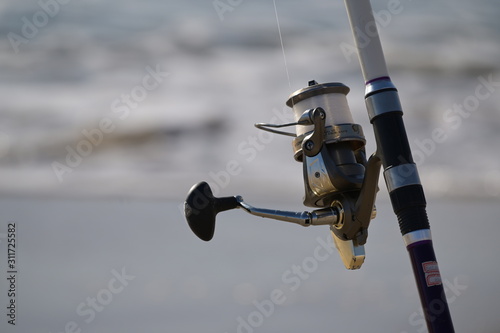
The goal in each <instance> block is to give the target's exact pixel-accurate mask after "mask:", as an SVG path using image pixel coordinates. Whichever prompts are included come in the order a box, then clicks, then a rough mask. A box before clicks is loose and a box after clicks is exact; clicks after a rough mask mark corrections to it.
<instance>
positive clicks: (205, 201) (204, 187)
mask: <svg viewBox="0 0 500 333" xmlns="http://www.w3.org/2000/svg"><path fill="white" fill-rule="evenodd" d="M238 206H239V203H238V201H237V200H236V197H224V198H216V197H214V195H213V193H212V189H210V186H209V185H208V184H207V183H206V182H200V183H198V184H196V185H194V186H193V187H191V189H190V190H189V193H188V196H187V198H186V202H185V203H184V215H185V216H186V220H187V222H188V224H189V227H190V228H191V230H192V231H193V232H194V233H195V235H196V236H198V237H199V238H200V239H202V240H204V241H209V240H211V239H212V237H213V236H214V231H215V216H216V215H217V213H219V212H222V211H225V210H229V209H234V208H237V207H238Z"/></svg>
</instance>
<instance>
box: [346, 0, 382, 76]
mask: <svg viewBox="0 0 500 333" xmlns="http://www.w3.org/2000/svg"><path fill="white" fill-rule="evenodd" d="M345 5H346V8H347V15H348V16H349V21H350V23H351V29H352V33H353V35H354V40H355V42H356V46H357V48H358V57H359V62H360V64H361V70H362V71H363V76H364V78H365V82H366V83H368V82H370V81H373V80H375V79H378V78H381V77H388V76H389V73H388V71H387V66H386V64H385V59H384V52H383V51H382V45H381V44H380V38H379V35H378V31H377V24H376V22H375V19H374V17H373V11H372V6H371V4H370V0H345Z"/></svg>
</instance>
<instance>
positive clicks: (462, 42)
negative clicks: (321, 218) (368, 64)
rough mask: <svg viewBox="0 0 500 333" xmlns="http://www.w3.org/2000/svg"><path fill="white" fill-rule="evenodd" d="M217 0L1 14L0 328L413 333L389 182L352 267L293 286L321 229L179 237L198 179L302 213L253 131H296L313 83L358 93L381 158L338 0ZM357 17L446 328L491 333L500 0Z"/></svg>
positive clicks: (286, 159) (354, 103)
mask: <svg viewBox="0 0 500 333" xmlns="http://www.w3.org/2000/svg"><path fill="white" fill-rule="evenodd" d="M217 3H218V4H219V5H220V4H221V3H222V4H225V7H219V12H218V11H217V9H216V8H215V7H214V1H212V0H207V1H201V0H187V1H177V2H174V1H160V0H145V1H140V2H138V1H137V2H136V1H128V0H120V1H119V0H107V1H97V0H87V1H71V0H24V1H13V0H8V1H3V2H1V3H0V35H1V36H2V38H1V39H0V101H1V102H0V212H1V213H0V309H1V310H0V332H2V333H3V332H8V333H10V332H12V333H21V332H22V333H25V332H43V333H49V332H52V333H56V332H77V333H82V332H84V333H87V332H89V333H90V332H92V333H94V332H96V333H101V332H108V333H109V332H123V333H133V332H152V333H153V332H176V333H177V332H186V333H187V332H189V333H192V332H208V333H223V332H226V333H234V332H236V333H267V332H290V333H298V332H310V331H311V332H312V331H314V332H335V333H354V332H396V333H422V332H425V328H424V326H423V320H422V315H421V313H420V312H419V309H420V305H419V301H418V297H417V291H416V288H415V285H414V281H413V276H412V272H411V267H410V264H409V262H408V257H407V254H406V253H405V252H406V251H405V249H404V245H403V242H402V241H401V237H400V234H399V230H398V227H397V221H396V218H395V216H394V214H393V213H392V209H391V207H390V204H389V202H388V200H387V192H386V190H385V185H382V186H381V187H380V188H381V191H380V192H379V196H378V197H379V198H378V201H377V210H378V215H377V218H376V220H375V221H373V222H372V224H371V226H370V236H369V239H368V243H367V246H366V252H367V259H366V262H365V264H364V265H363V268H362V269H361V270H359V271H356V272H352V271H347V270H345V269H344V267H343V265H342V263H341V261H340V258H339V257H338V255H337V253H335V252H332V253H331V255H330V256H328V258H327V260H325V261H324V262H319V261H318V260H316V264H317V266H315V267H314V268H315V269H312V271H311V272H310V276H308V277H307V278H305V279H302V280H301V281H300V282H301V285H300V288H297V289H296V290H292V288H291V284H290V283H289V281H290V280H289V279H284V275H287V274H288V275H287V276H288V277H290V273H289V271H290V270H291V269H292V267H293V266H294V265H305V263H306V262H309V263H310V262H311V260H313V259H314V258H315V257H314V255H315V253H316V252H315V251H316V249H317V247H318V246H320V245H321V244H323V243H325V242H327V241H328V239H329V232H328V228H327V227H324V228H323V227H317V228H307V229H304V228H301V227H298V226H290V225H287V224H283V223H280V222H273V221H267V220H262V219H257V218H255V217H253V216H250V215H247V214H244V213H243V212H241V211H233V212H227V213H224V214H220V215H219V216H218V222H217V230H216V235H215V238H214V240H213V241H212V242H210V243H205V242H202V241H200V240H198V239H197V238H196V237H195V236H194V235H193V234H192V233H191V231H190V230H189V228H188V226H187V225H186V223H185V221H184V217H183V215H182V204H181V203H182V201H183V200H184V198H185V196H186V194H187V191H188V189H189V188H190V187H191V186H192V185H193V184H194V183H196V182H198V181H200V180H206V181H208V182H209V183H210V184H211V186H212V188H213V189H214V192H215V194H216V195H220V196H223V195H224V196H225V195H235V194H241V195H243V197H244V198H245V200H246V201H248V202H249V203H251V204H255V206H257V207H267V208H276V209H286V210H297V211H298V210H302V209H303V207H302V195H303V183H302V167H301V165H300V164H299V163H297V162H295V161H294V160H293V156H292V155H293V152H292V148H291V140H290V138H289V137H283V136H270V135H268V134H266V133H265V132H261V131H258V130H257V129H256V128H254V126H253V124H254V123H257V122H278V123H281V122H286V121H288V120H290V119H291V118H292V115H291V111H290V110H288V109H287V107H285V101H286V100H287V98H288V96H289V95H290V94H291V93H292V92H293V91H295V90H297V89H300V88H303V87H305V86H306V85H307V82H308V81H309V80H312V79H315V80H317V81H318V82H333V81H337V82H343V83H344V84H346V85H348V86H349V87H350V88H351V92H350V93H349V95H348V100H349V104H350V106H351V111H352V113H353V117H354V119H355V121H356V122H358V123H359V124H361V125H362V126H363V129H364V133H365V136H366V139H367V152H368V153H371V152H373V151H374V150H375V143H374V137H373V132H372V128H371V125H370V124H369V122H368V116H367V113H366V110H365V106H364V99H363V95H364V82H363V79H362V76H361V71H360V69H359V64H358V62H357V59H356V57H355V56H354V55H353V54H350V53H349V52H348V50H350V47H349V44H350V45H352V36H351V32H350V29H349V24H348V20H347V16H346V12H345V9H344V4H343V2H342V1H340V0H339V1H316V0H312V1H297V0H287V1H279V0H277V1H276V10H277V11H275V5H274V2H273V1H271V0H267V1H249V0H242V1H236V0H234V1H229V0H219V2H217ZM372 5H373V8H374V10H375V12H376V13H377V14H378V15H377V17H378V23H379V31H380V33H381V39H382V43H383V46H384V50H385V53H386V58H387V62H388V67H389V71H390V74H391V77H392V79H393V81H394V82H395V84H396V86H397V87H398V89H399V92H400V96H401V99H402V103H403V108H404V110H405V117H404V119H405V123H406V127H407V132H408V135H409V138H410V143H411V145H412V148H413V153H414V159H415V161H416V162H417V163H418V165H419V173H420V176H421V179H422V182H423V185H424V188H425V191H426V195H427V198H428V208H429V217H430V220H431V225H432V230H433V237H434V240H435V248H436V253H437V256H438V260H439V265H440V268H441V272H442V275H443V279H444V283H445V285H446V288H445V289H446V293H447V294H446V296H447V297H448V300H449V303H450V308H451V312H452V317H453V319H454V321H455V325H456V330H457V332H480V333H499V332H500V330H499V327H500V317H499V316H498V308H499V301H498V300H499V299H500V289H499V288H498V266H499V264H500V260H499V259H498V253H500V243H499V242H498V239H497V238H498V234H500V224H499V223H498V218H497V216H499V213H500V208H499V206H498V202H499V198H500V154H498V152H497V151H498V149H497V145H498V142H500V130H499V129H500V93H499V89H500V37H499V36H500V20H499V19H498V17H499V16H500V7H499V6H498V3H497V1H493V0H479V1H464V0H458V1H451V0H435V1H417V0H401V1H399V2H398V1H397V0H391V1H390V2H389V1H386V0H382V1H379V0H373V1H372ZM221 8H224V9H225V10H224V11H223V12H222V10H223V9H221ZM277 18H278V19H279V25H278V20H277ZM280 31H281V36H280V33H279V32H280ZM282 45H283V48H282ZM346 50H347V51H346ZM346 52H347V53H346ZM11 223H16V233H17V234H16V235H17V236H16V237H17V244H18V247H17V249H16V250H17V252H16V253H17V254H16V255H17V258H16V259H17V262H16V264H18V269H19V271H18V275H17V285H16V288H17V289H16V290H17V292H18V294H17V296H16V297H17V299H16V300H17V305H18V308H17V310H18V312H17V325H16V326H13V325H11V324H9V323H8V317H7V316H6V314H7V308H6V307H7V304H8V302H9V297H8V294H7V290H8V288H9V287H10V285H9V283H10V282H9V281H8V280H7V279H6V277H7V270H6V267H7V259H8V256H7V238H8V236H7V234H8V226H9V224H11ZM9 237H10V236H9ZM320 250H321V249H320ZM323 250H325V251H326V252H322V254H323V255H325V253H328V247H326V248H323ZM117 274H122V279H121V280H120V281H121V282H120V281H118V280H117V278H116V276H117ZM123 276H126V277H128V278H129V280H127V279H125V280H124V278H123ZM294 278H295V280H293V281H297V280H296V279H297V277H296V276H295V277H294ZM287 281H288V282H287ZM119 282H120V283H121V284H120V283H119ZM122 286H123V288H121V287H122ZM275 289H278V290H281V291H283V292H284V293H285V294H284V295H285V298H286V302H284V303H283V304H282V305H280V306H276V307H275V308H274V309H273V313H272V314H270V315H269V316H267V315H265V313H268V312H269V311H270V310H269V307H268V308H267V310H264V312H262V310H259V307H258V306H256V305H255V304H256V303H257V304H260V305H262V304H269V303H266V302H265V301H266V300H269V298H270V295H271V292H272V291H273V290H275ZM92 299H94V302H96V300H97V302H98V303H94V305H95V307H92V305H91V302H92ZM260 305H259V306H260ZM259 311H260V312H259ZM266 311H267V312H266ZM259 316H260V317H259ZM260 318H262V320H261V319H260ZM252 320H253V321H252ZM242 321H245V323H246V324H242ZM249 321H252V322H253V323H254V324H255V325H253V326H248V325H250V324H248V323H249ZM261 321H262V322H261Z"/></svg>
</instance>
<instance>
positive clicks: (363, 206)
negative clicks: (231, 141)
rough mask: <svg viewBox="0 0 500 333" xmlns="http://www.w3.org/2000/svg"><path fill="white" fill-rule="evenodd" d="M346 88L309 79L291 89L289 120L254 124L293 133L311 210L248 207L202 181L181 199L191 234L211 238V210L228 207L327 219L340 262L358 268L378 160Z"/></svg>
mask: <svg viewBox="0 0 500 333" xmlns="http://www.w3.org/2000/svg"><path fill="white" fill-rule="evenodd" d="M348 92H349V88H348V87H347V86H345V85H343V84H342V83H325V84H318V83H317V82H316V81H310V82H309V85H308V87H306V88H303V89H300V90H298V91H296V92H294V93H293V94H292V95H291V96H290V97H289V99H288V101H287V105H288V106H289V107H291V108H292V110H293V112H294V116H295V120H296V121H295V122H294V123H289V124H263V123H261V124H256V125H255V126H256V127H257V128H259V129H262V130H266V131H270V132H273V133H276V134H282V135H288V136H293V137H294V139H293V141H292V147H293V153H294V159H295V160H296V161H297V162H300V163H302V165H303V179H304V189H305V194H304V198H303V203H304V205H305V206H308V207H313V208H317V209H316V210H314V211H312V212H300V213H298V212H286V211H279V210H271V209H262V208H255V207H252V206H250V205H249V204H247V203H245V202H244V201H243V199H242V198H241V197H240V196H235V197H232V198H233V199H231V198H214V197H213V195H212V194H211V191H209V188H208V190H207V186H208V184H206V183H204V182H203V183H199V184H197V185H195V186H194V187H193V188H191V190H190V192H189V195H188V198H187V199H186V203H185V214H186V218H187V220H188V223H189V225H190V227H191V229H192V230H193V231H194V232H195V234H196V235H198V237H200V238H201V239H203V240H210V239H211V238H212V236H213V231H214V227H215V215H216V214H217V213H218V212H219V211H223V210H227V209H231V208H242V209H244V210H245V211H247V212H248V213H250V214H253V215H256V216H260V217H266V218H272V219H277V220H281V221H287V222H293V223H297V224H300V225H303V226H309V225H329V226H330V230H331V234H332V236H333V239H334V241H335V245H336V247H337V249H338V251H339V254H340V256H341V259H342V261H343V263H344V265H345V267H346V268H348V269H358V268H360V267H361V265H362V264H363V262H364V260H365V250H364V244H365V243H366V240H367V236H368V226H369V223H370V221H371V220H372V219H373V218H375V216H376V209H375V205H374V203H375V196H376V193H377V191H378V187H377V184H378V177H379V173H380V165H381V163H380V159H379V158H378V157H377V155H376V154H373V155H372V156H371V157H370V158H369V159H368V160H367V159H366V153H365V143H366V141H365V138H364V135H363V130H362V128H361V126H360V125H358V124H355V123H354V121H353V119H352V116H351V112H350V110H349V106H348V104H347V98H346V95H347V93H348ZM287 126H295V129H296V132H295V133H291V132H284V131H281V130H276V128H282V127H287ZM204 195H205V196H207V198H204ZM219 201H220V202H219ZM227 202H230V205H228V204H227ZM200 204H201V205H203V207H201V206H200ZM200 230H207V233H206V234H204V233H203V232H201V233H200Z"/></svg>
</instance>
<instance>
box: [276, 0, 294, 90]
mask: <svg viewBox="0 0 500 333" xmlns="http://www.w3.org/2000/svg"><path fill="white" fill-rule="evenodd" d="M273 5H274V14H275V15H276V23H277V25H278V33H279V35H280V43H281V50H282V51H283V60H284V62H285V71H286V77H287V79H288V86H289V87H292V83H291V82H290V74H289V73H288V65H287V63H286V54H285V47H284V45H283V37H282V35H281V28H280V20H279V18H278V10H277V9H276V0H273Z"/></svg>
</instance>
